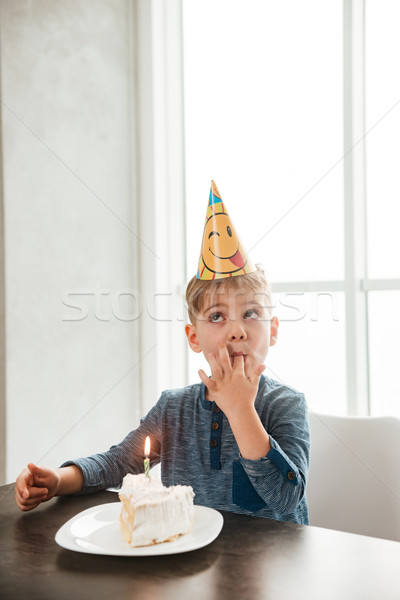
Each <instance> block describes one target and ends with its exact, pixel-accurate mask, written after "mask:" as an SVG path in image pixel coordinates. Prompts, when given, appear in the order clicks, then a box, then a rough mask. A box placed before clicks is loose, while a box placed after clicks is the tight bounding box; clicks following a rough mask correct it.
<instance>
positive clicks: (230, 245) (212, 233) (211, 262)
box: [202, 212, 247, 274]
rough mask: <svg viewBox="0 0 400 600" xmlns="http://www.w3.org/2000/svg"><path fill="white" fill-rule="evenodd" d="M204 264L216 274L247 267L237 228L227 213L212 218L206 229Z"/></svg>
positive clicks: (204, 235) (203, 252)
mask: <svg viewBox="0 0 400 600" xmlns="http://www.w3.org/2000/svg"><path fill="white" fill-rule="evenodd" d="M202 254H203V262H204V265H205V267H206V268H207V269H208V270H209V271H211V272H214V273H220V274H229V273H232V272H234V271H240V270H241V269H243V268H244V267H245V266H246V262H247V260H246V258H245V257H244V256H243V253H242V251H241V247H240V242H239V239H238V236H237V234H236V231H235V228H234V227H233V224H232V222H231V219H230V217H229V215H228V214H227V213H224V212H220V213H217V214H215V215H213V216H211V217H210V218H209V219H208V221H207V223H206V226H205V228H204V234H203V248H202Z"/></svg>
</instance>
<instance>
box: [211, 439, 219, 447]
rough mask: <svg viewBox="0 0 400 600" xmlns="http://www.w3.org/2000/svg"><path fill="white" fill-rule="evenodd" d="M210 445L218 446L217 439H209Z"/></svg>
mask: <svg viewBox="0 0 400 600" xmlns="http://www.w3.org/2000/svg"><path fill="white" fill-rule="evenodd" d="M210 446H211V448H216V447H217V446H218V441H217V440H210Z"/></svg>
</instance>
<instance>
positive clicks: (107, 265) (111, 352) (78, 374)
mask: <svg viewBox="0 0 400 600" xmlns="http://www.w3.org/2000/svg"><path fill="white" fill-rule="evenodd" d="M0 6H1V54H0V61H1V98H2V105H1V120H2V156H3V165H2V169H3V195H4V221H5V224H4V228H5V291H6V296H5V307H6V336H5V340H6V342H5V347H6V390H5V391H6V426H7V437H6V449H7V451H6V481H12V480H13V479H15V476H16V475H17V473H18V472H19V471H20V470H21V468H22V467H23V466H24V465H25V464H26V462H27V461H30V460H33V461H41V462H42V463H43V464H50V465H53V466H57V465H58V464H59V463H60V462H61V461H62V460H64V459H67V458H72V457H74V456H79V455H86V454H88V453H91V452H94V451H99V450H103V449H105V448H107V447H108V446H109V445H110V444H111V443H114V442H116V441H118V440H119V439H120V438H121V437H122V436H124V435H125V434H126V433H127V431H128V430H129V429H130V428H131V427H132V426H134V425H136V424H137V422H138V418H139V415H140V414H141V405H140V402H139V395H138V389H139V387H138V386H139V383H138V382H139V375H138V373H139V366H140V365H138V364H137V363H138V360H139V358H138V357H139V350H138V347H139V346H138V323H137V321H132V320H131V321H124V320H120V319H118V318H116V317H115V316H114V315H113V314H112V308H111V299H112V298H114V301H116V300H118V293H119V291H120V290H123V289H129V290H132V289H136V287H137V281H136V273H137V255H138V248H137V244H138V240H137V237H136V235H135V233H134V232H135V227H136V215H135V206H136V202H135V189H136V182H135V156H134V139H135V130H134V91H135V90H134V86H133V80H134V77H133V59H134V57H133V48H134V40H133V35H134V23H133V21H134V11H133V10H132V3H131V2H129V0H126V1H122V0H96V2H82V1H80V0H58V1H57V2H54V1H52V0H34V1H28V0H18V2H14V1H13V0H2V1H1V3H0ZM96 286H97V288H101V289H103V290H108V291H109V292H110V293H109V294H108V295H107V294H103V295H102V296H101V297H100V295H99V293H97V306H96V301H95V298H94V296H93V294H92V295H84V296H73V297H72V296H71V294H72V293H73V292H78V291H79V290H81V291H82V290H83V291H85V292H88V291H89V292H94V291H95V289H96ZM67 297H68V298H69V300H68V299H67ZM63 299H64V304H63ZM119 300H120V302H119V304H118V306H117V307H116V311H115V310H114V312H117V313H118V312H119V315H120V317H121V316H122V317H123V316H124V315H127V314H128V313H133V312H135V310H136V309H135V306H134V303H133V297H132V296H125V297H124V299H122V298H120V299H119ZM100 301H101V302H100ZM66 304H68V305H69V306H67V305H66ZM72 304H76V305H78V304H79V305H81V306H84V307H85V310H88V315H87V317H86V318H84V319H81V320H71V319H72V318H76V317H79V316H80V317H82V316H83V313H82V312H81V311H80V309H76V308H75V309H74V308H72V307H71V305H72ZM100 304H101V306H100ZM95 313H96V314H97V317H96V316H95ZM144 360H145V361H146V360H151V357H148V358H145V359H144ZM135 365H136V366H135ZM2 418H3V419H4V414H2Z"/></svg>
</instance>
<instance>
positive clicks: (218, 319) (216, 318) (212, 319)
mask: <svg viewBox="0 0 400 600" xmlns="http://www.w3.org/2000/svg"><path fill="white" fill-rule="evenodd" d="M223 318H224V317H223V316H222V315H221V313H219V312H216V313H212V314H211V315H210V316H209V317H208V320H209V321H210V322H211V323H220V322H221V321H222V320H223Z"/></svg>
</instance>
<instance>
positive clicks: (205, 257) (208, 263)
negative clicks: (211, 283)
mask: <svg viewBox="0 0 400 600" xmlns="http://www.w3.org/2000/svg"><path fill="white" fill-rule="evenodd" d="M255 270H256V269H255V267H254V266H253V264H252V263H251V262H250V260H249V259H248V257H247V255H246V253H245V252H244V250H243V246H242V245H241V243H240V240H239V238H238V236H237V234H236V229H235V227H234V226H233V223H232V221H231V218H230V216H229V215H228V212H227V210H226V206H225V203H224V202H223V201H222V198H221V194H220V193H219V191H218V188H217V186H216V185H215V183H214V182H213V181H212V182H211V189H210V199H209V202H208V207H207V214H206V224H205V227H204V233H203V243H202V246H201V254H200V260H199V268H198V271H197V279H221V278H223V277H235V276H237V275H244V274H245V273H253V272H254V271H255Z"/></svg>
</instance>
